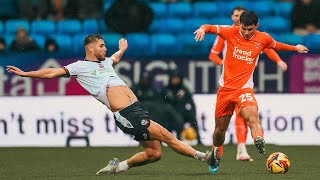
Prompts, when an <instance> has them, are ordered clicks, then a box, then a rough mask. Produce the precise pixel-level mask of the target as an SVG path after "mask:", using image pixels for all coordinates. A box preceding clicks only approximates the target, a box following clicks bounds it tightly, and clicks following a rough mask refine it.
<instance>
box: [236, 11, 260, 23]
mask: <svg viewBox="0 0 320 180" xmlns="http://www.w3.org/2000/svg"><path fill="white" fill-rule="evenodd" d="M240 23H241V24H243V25H245V26H251V25H257V24H258V16H257V15H256V13H254V12H253V11H245V12H243V13H242V14H241V16H240Z"/></svg>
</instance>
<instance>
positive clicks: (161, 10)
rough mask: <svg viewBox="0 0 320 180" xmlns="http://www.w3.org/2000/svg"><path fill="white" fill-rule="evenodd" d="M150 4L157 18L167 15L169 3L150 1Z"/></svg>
mask: <svg viewBox="0 0 320 180" xmlns="http://www.w3.org/2000/svg"><path fill="white" fill-rule="evenodd" d="M149 6H150V7H151V9H152V10H153V13H154V17H155V18H164V17H166V16H167V5H166V4H165V3H161V2H152V3H149Z"/></svg>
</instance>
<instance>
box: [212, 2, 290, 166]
mask: <svg viewBox="0 0 320 180" xmlns="http://www.w3.org/2000/svg"><path fill="white" fill-rule="evenodd" d="M244 11H246V9H245V8H244V7H241V6H236V7H234V8H233V10H232V14H231V19H232V21H233V26H239V25H240V15H241V14H242V13H243V12H244ZM224 43H225V40H224V39H223V38H222V37H220V36H217V37H216V40H215V42H214V44H213V46H212V48H211V51H210V54H209V59H210V60H211V61H212V62H214V63H215V64H218V65H222V64H223V61H224V60H223V59H221V58H220V57H219V54H220V53H221V52H223V57H225V50H226V49H225V48H224ZM263 52H264V53H265V54H266V55H267V56H268V57H269V58H270V59H271V60H272V61H274V62H276V63H277V65H278V66H279V68H280V69H282V70H283V71H286V70H287V67H288V66H287V64H286V63H285V62H284V61H282V60H281V58H280V57H279V55H278V54H277V53H276V52H275V51H274V50H273V49H264V50H263ZM235 114H236V118H235V130H236V138H237V142H238V147H237V155H236V159H237V160H241V161H252V160H253V159H251V157H250V156H249V154H248V152H247V148H246V141H247V134H248V126H247V123H246V122H245V120H244V119H243V117H242V115H241V113H240V108H239V106H236V107H235Z"/></svg>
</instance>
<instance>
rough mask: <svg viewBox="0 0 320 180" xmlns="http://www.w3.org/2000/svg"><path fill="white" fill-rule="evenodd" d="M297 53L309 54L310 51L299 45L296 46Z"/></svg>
mask: <svg viewBox="0 0 320 180" xmlns="http://www.w3.org/2000/svg"><path fill="white" fill-rule="evenodd" d="M296 48H297V51H298V52H299V53H308V51H309V49H308V48H307V47H305V46H304V45H301V44H298V45H296Z"/></svg>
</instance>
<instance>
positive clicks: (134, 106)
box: [7, 34, 210, 174]
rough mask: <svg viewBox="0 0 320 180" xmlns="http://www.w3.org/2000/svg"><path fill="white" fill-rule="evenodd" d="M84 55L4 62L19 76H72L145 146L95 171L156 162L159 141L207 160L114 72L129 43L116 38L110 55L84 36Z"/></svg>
mask: <svg viewBox="0 0 320 180" xmlns="http://www.w3.org/2000/svg"><path fill="white" fill-rule="evenodd" d="M84 46H85V52H86V57H85V59H84V60H79V61H77V62H74V63H72V64H69V65H67V66H64V67H62V68H46V69H41V70H37V71H29V72H24V71H22V70H20V69H19V68H17V67H14V66H7V71H8V72H10V73H14V74H17V75H19V76H22V77H31V78H41V79H51V78H55V77H75V78H76V79H77V81H78V82H79V84H80V85H81V86H82V87H83V88H84V89H86V90H87V91H88V92H89V93H90V94H91V95H92V96H93V97H94V98H96V99H97V100H99V101H100V102H102V103H103V104H105V105H106V106H107V107H108V108H109V109H110V110H111V111H112V112H113V113H114V118H115V121H116V124H117V126H118V127H119V128H120V129H121V130H122V131H123V132H124V133H126V134H131V135H133V136H134V137H135V138H134V139H135V140H136V141H139V143H140V144H141V145H142V146H143V147H144V151H142V152H139V153H137V154H135V155H133V156H132V157H130V158H129V159H126V160H124V161H122V162H120V161H119V160H118V159H117V158H113V159H112V160H110V161H109V164H108V165H107V166H106V167H104V168H102V169H101V170H100V171H98V172H97V174H116V173H119V172H124V171H127V170H129V169H130V168H132V167H135V166H141V165H145V164H148V163H152V162H156V161H158V160H160V159H161V154H162V153H161V144H160V142H161V141H162V142H165V143H166V144H167V145H168V146H169V147H170V148H171V149H173V150H174V151H175V152H177V153H179V154H182V155H184V156H189V157H192V158H194V159H198V160H201V161H204V162H206V161H207V159H208V156H209V155H210V154H209V153H203V152H199V151H196V150H195V149H193V148H192V147H191V146H189V145H187V144H185V143H183V142H181V141H179V140H178V139H176V138H175V137H174V136H173V135H172V134H171V133H170V132H169V131H168V130H166V129H165V128H163V127H162V126H161V125H159V124H158V123H156V122H154V121H152V120H151V117H150V116H149V114H148V112H146V111H145V110H144V109H143V107H142V106H141V104H140V103H139V101H138V99H137V97H136V96H135V94H134V93H133V92H132V91H131V89H130V88H128V86H127V85H126V84H125V82H124V81H123V80H121V79H120V78H119V76H118V75H117V74H116V72H115V70H114V68H113V65H114V64H117V63H118V62H119V61H120V59H121V57H122V55H123V54H124V52H125V51H126V49H127V47H128V43H127V40H126V39H124V38H122V39H120V40H119V50H118V51H117V52H115V53H114V54H113V55H112V56H111V57H110V58H108V57H106V52H107V48H106V46H105V43H104V40H103V38H102V37H101V36H100V35H98V34H93V35H89V36H87V37H86V38H85V39H84Z"/></svg>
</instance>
